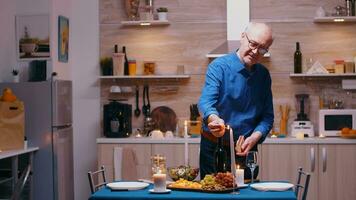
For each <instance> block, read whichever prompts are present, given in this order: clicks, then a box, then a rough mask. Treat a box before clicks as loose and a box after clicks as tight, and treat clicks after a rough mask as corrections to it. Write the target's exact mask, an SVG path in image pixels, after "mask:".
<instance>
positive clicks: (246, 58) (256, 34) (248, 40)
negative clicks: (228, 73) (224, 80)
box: [237, 22, 273, 68]
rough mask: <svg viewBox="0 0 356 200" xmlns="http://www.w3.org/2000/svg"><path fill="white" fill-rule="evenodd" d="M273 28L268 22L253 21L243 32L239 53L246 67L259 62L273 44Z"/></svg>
mask: <svg viewBox="0 0 356 200" xmlns="http://www.w3.org/2000/svg"><path fill="white" fill-rule="evenodd" d="M272 42H273V37H272V29H271V27H269V26H268V25H267V24H264V23H255V22H251V23H249V24H248V26H247V27H246V29H245V32H243V33H242V34H241V46H240V48H239V50H238V52H237V53H238V55H239V57H240V59H241V61H242V62H243V63H244V64H245V66H246V67H248V68H250V67H251V66H252V65H254V64H256V63H257V62H259V60H260V59H261V58H262V57H263V54H264V53H266V52H267V51H268V50H269V47H270V46H271V45H272Z"/></svg>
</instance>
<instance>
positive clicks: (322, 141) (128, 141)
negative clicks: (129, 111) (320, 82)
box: [96, 137, 356, 144]
mask: <svg viewBox="0 0 356 200" xmlns="http://www.w3.org/2000/svg"><path fill="white" fill-rule="evenodd" d="M185 141H187V143H189V144H199V143H200V138H187V140H185V139H184V138H170V139H151V138H147V137H145V138H97V139H96V142H97V144H184V143H185ZM263 144H356V139H345V138H340V137H326V138H319V137H314V138H304V139H303V140H300V139H296V138H292V137H287V138H266V140H265V141H264V143H263Z"/></svg>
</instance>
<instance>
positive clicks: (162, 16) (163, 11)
mask: <svg viewBox="0 0 356 200" xmlns="http://www.w3.org/2000/svg"><path fill="white" fill-rule="evenodd" d="M167 12H168V8H166V7H159V8H157V13H158V20H160V21H166V20H167Z"/></svg>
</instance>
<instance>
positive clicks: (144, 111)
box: [142, 86, 147, 117]
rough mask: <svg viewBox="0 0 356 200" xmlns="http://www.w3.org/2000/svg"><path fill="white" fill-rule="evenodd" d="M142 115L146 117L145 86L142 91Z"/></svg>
mask: <svg viewBox="0 0 356 200" xmlns="http://www.w3.org/2000/svg"><path fill="white" fill-rule="evenodd" d="M142 104H143V105H142V114H143V115H144V116H145V117H147V107H146V86H143V91H142Z"/></svg>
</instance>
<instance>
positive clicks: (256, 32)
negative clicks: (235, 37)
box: [245, 22, 273, 46]
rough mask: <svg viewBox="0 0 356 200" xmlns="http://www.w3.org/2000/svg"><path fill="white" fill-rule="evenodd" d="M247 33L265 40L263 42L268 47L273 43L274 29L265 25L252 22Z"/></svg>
mask: <svg viewBox="0 0 356 200" xmlns="http://www.w3.org/2000/svg"><path fill="white" fill-rule="evenodd" d="M245 33H247V34H248V35H252V36H254V37H255V38H261V39H263V40H264V41H261V42H263V43H266V44H265V45H268V46H270V45H271V44H272V42H273V37H272V28H271V27H270V26H268V25H267V24H265V23H256V22H250V23H249V24H248V25H247V27H246V29H245ZM257 42H259V41H257Z"/></svg>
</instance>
